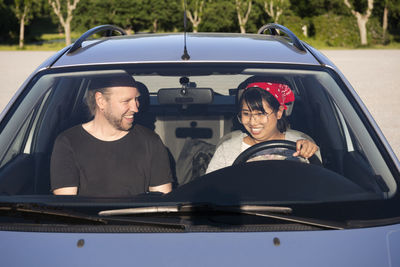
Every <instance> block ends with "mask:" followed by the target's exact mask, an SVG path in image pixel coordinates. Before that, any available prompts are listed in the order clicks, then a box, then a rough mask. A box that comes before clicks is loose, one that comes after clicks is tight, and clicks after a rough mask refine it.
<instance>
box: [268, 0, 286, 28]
mask: <svg viewBox="0 0 400 267" xmlns="http://www.w3.org/2000/svg"><path fill="white" fill-rule="evenodd" d="M263 2H264V10H265V12H266V13H267V14H268V16H270V17H271V18H272V20H273V21H274V23H278V22H279V17H280V16H281V15H282V13H283V11H284V10H286V9H289V8H290V1H289V0H264V1H263Z"/></svg>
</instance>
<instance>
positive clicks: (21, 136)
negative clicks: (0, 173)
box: [0, 111, 34, 167]
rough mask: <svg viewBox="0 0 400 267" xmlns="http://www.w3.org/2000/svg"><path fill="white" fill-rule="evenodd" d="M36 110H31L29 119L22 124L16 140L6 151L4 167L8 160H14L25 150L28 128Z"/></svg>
mask: <svg viewBox="0 0 400 267" xmlns="http://www.w3.org/2000/svg"><path fill="white" fill-rule="evenodd" d="M33 113H34V111H32V112H31V114H30V115H29V116H28V118H27V120H26V121H25V123H24V124H23V125H22V127H21V129H20V130H19V132H18V134H17V135H16V137H15V139H14V141H13V142H12V143H11V146H10V148H9V149H8V151H7V152H6V154H5V155H4V157H3V160H2V161H1V165H0V167H3V166H4V165H5V164H6V163H7V162H9V161H10V160H12V159H13V158H14V157H15V156H17V155H18V154H20V153H21V151H22V150H23V149H22V148H23V145H24V143H25V140H26V138H25V137H26V133H27V130H28V129H29V125H30V124H31V122H32V114H33Z"/></svg>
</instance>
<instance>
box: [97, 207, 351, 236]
mask: <svg viewBox="0 0 400 267" xmlns="http://www.w3.org/2000/svg"><path fill="white" fill-rule="evenodd" d="M196 211H217V212H218V211H221V212H233V213H240V214H246V215H251V216H258V217H266V218H272V219H277V220H283V221H288V222H293V223H299V224H305V225H310V226H316V227H319V228H326V229H335V230H341V229H345V224H341V223H337V222H331V221H325V220H320V219H311V218H303V217H296V216H293V215H290V213H292V208H290V207H281V206H266V205H241V206H219V205H207V204H206V205H190V204H189V205H172V206H149V207H135V208H127V209H114V210H104V211H100V212H99V213H98V214H99V215H100V216H118V215H140V214H151V213H180V212H196Z"/></svg>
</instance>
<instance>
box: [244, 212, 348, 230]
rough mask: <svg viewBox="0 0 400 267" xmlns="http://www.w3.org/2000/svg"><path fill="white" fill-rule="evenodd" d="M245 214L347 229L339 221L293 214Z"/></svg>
mask: <svg viewBox="0 0 400 267" xmlns="http://www.w3.org/2000/svg"><path fill="white" fill-rule="evenodd" d="M243 213H244V214H247V215H253V216H259V217H267V218H273V219H278V220H283V221H288V222H294V223H300V224H305V225H311V226H316V227H320V228H327V229H333V230H343V229H345V225H344V224H341V223H337V222H331V221H325V220H320V219H310V218H303V217H296V216H292V215H281V214H274V213H271V212H267V211H265V212H252V211H244V212H243Z"/></svg>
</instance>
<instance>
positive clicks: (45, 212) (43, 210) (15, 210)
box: [0, 204, 186, 229]
mask: <svg viewBox="0 0 400 267" xmlns="http://www.w3.org/2000/svg"><path fill="white" fill-rule="evenodd" d="M2 212H3V213H4V212H5V213H6V215H7V216H9V215H10V214H12V215H21V214H22V215H24V217H25V218H26V215H32V216H34V217H36V218H37V217H38V216H39V217H41V216H49V217H54V218H56V219H62V220H64V219H65V220H71V219H73V220H76V221H86V222H92V223H99V224H103V225H106V224H110V223H114V224H115V223H125V224H139V225H146V226H156V227H174V228H176V227H178V228H182V229H184V228H185V227H186V225H185V224H183V223H181V222H176V221H172V220H165V219H164V220H154V219H146V218H143V219H132V218H107V219H105V218H101V217H98V216H91V215H86V214H81V213H76V212H70V211H59V210H53V209H50V208H48V207H41V206H38V207H36V206H32V205H21V204H17V205H7V206H0V216H1V213H2Z"/></svg>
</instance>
